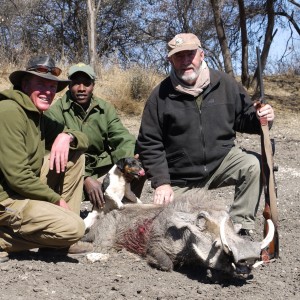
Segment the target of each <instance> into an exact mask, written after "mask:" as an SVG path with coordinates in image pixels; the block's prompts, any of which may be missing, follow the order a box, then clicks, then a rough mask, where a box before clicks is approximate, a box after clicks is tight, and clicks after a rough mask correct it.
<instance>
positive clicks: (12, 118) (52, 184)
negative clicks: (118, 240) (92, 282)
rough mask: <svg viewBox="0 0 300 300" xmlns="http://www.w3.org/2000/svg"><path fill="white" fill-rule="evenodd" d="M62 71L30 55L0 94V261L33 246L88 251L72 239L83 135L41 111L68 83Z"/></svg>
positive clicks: (80, 226)
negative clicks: (61, 76)
mask: <svg viewBox="0 0 300 300" xmlns="http://www.w3.org/2000/svg"><path fill="white" fill-rule="evenodd" d="M60 73H61V70H60V69H59V68H58V67H56V66H55V63H54V61H53V59H52V58H51V57H49V56H48V55H43V56H38V57H33V58H31V59H30V60H29V62H28V65H27V67H26V70H24V71H23V70H20V71H15V72H13V73H12V74H10V76H9V79H10V81H11V83H12V84H13V88H11V89H7V90H5V91H2V92H1V93H0V128H1V143H0V170H1V172H0V262H1V261H5V260H7V259H8V255H7V252H8V253H10V252H18V251H23V250H29V249H32V248H43V247H47V248H55V249H62V250H61V253H65V254H67V253H82V252H86V251H87V250H91V246H90V244H88V245H85V244H80V245H79V244H78V243H76V242H77V241H78V240H79V239H80V238H81V237H82V236H83V234H84V230H85V228H84V223H83V221H82V220H81V218H80V217H79V210H80V203H81V192H82V185H83V171H84V156H83V154H82V153H83V151H84V150H85V149H86V148H87V145H88V140H87V137H86V136H85V135H84V134H82V133H81V132H77V131H75V130H71V129H66V128H64V126H62V125H61V124H59V123H57V122H53V121H52V120H50V119H48V118H46V117H45V116H44V115H43V113H44V111H46V110H47V109H48V108H49V107H50V105H51V103H52V101H53V99H54V97H55V94H56V93H57V92H59V91H62V90H63V89H64V88H65V87H66V86H67V85H68V83H69V80H63V79H60V78H59V77H58V76H59V75H60ZM45 147H46V148H47V149H48V150H49V151H50V150H51V151H50V154H49V155H48V156H47V158H45V159H44V156H45ZM43 160H44V163H43ZM75 243H76V244H75Z"/></svg>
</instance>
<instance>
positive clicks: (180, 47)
mask: <svg viewBox="0 0 300 300" xmlns="http://www.w3.org/2000/svg"><path fill="white" fill-rule="evenodd" d="M198 48H201V43H200V40H199V39H198V38H197V36H196V35H194V34H193V33H180V34H177V35H175V37H174V38H173V39H172V40H171V41H170V42H169V43H168V51H169V53H168V57H171V56H172V55H173V54H175V53H177V52H180V51H185V50H196V49H198Z"/></svg>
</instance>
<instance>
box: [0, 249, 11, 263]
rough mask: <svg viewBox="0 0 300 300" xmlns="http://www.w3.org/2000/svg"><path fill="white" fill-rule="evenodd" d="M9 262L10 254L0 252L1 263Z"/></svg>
mask: <svg viewBox="0 0 300 300" xmlns="http://www.w3.org/2000/svg"><path fill="white" fill-rule="evenodd" d="M7 261H9V256H8V253H7V252H5V251H0V263H4V262H7Z"/></svg>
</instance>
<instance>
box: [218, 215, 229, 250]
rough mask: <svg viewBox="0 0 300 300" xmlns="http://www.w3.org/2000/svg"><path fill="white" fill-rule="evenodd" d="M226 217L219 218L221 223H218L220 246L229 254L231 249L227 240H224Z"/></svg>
mask: <svg viewBox="0 0 300 300" xmlns="http://www.w3.org/2000/svg"><path fill="white" fill-rule="evenodd" d="M226 220H227V218H226V217H224V218H223V219H222V220H221V223H220V238H221V243H222V247H223V249H224V251H225V252H226V253H227V254H230V253H231V252H232V251H231V249H230V247H229V245H228V243H227V240H226V236H225V222H226Z"/></svg>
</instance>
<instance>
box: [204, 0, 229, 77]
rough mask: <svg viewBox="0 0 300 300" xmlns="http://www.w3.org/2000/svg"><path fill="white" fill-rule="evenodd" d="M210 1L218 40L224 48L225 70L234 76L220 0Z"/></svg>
mask: <svg viewBox="0 0 300 300" xmlns="http://www.w3.org/2000/svg"><path fill="white" fill-rule="evenodd" d="M210 3H211V6H212V10H213V13H214V19H215V27H216V31H217V35H218V40H219V43H220V46H221V49H222V54H223V59H224V66H225V71H226V73H228V74H230V75H232V76H234V72H233V66H232V61H231V55H230V50H229V47H228V42H227V38H226V33H225V29H224V26H223V20H222V17H221V8H220V0H210Z"/></svg>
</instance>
